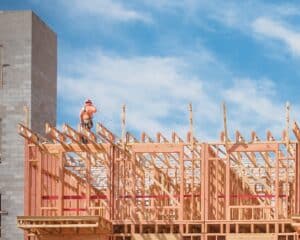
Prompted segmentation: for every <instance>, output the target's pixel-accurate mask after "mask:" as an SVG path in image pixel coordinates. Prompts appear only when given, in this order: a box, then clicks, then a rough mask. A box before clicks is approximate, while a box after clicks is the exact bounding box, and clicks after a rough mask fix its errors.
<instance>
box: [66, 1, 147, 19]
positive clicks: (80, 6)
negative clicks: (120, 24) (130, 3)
mask: <svg viewBox="0 0 300 240" xmlns="http://www.w3.org/2000/svg"><path fill="white" fill-rule="evenodd" d="M63 4H65V6H66V9H67V11H71V12H72V14H73V15H74V16H76V17H78V16H81V17H84V16H86V15H87V16H94V17H98V18H99V19H102V20H103V19H105V18H107V19H109V20H115V21H125V22H127V21H142V22H151V21H152V20H151V17H150V16H149V15H147V14H146V13H144V12H141V11H137V10H135V9H132V8H129V7H127V6H125V4H124V3H123V2H121V1H120V2H119V1H116V0H100V1H99V0H84V1H82V0H74V1H64V3H63Z"/></svg>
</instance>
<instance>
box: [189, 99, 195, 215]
mask: <svg viewBox="0 0 300 240" xmlns="http://www.w3.org/2000/svg"><path fill="white" fill-rule="evenodd" d="M189 113H190V114H189V115H190V116H189V119H190V137H191V147H192V148H191V149H192V150H191V154H192V156H191V157H192V202H191V217H190V219H191V220H193V217H194V215H195V195H194V191H195V153H194V126H193V107H192V104H191V103H190V104H189Z"/></svg>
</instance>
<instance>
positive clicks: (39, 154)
mask: <svg viewBox="0 0 300 240" xmlns="http://www.w3.org/2000/svg"><path fill="white" fill-rule="evenodd" d="M42 161H43V155H42V152H41V150H40V149H37V165H36V196H35V197H36V201H35V202H36V206H35V207H36V210H35V211H36V215H37V216H41V214H42V211H41V207H42Z"/></svg>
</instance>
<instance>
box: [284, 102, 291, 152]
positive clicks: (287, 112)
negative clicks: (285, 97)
mask: <svg viewBox="0 0 300 240" xmlns="http://www.w3.org/2000/svg"><path fill="white" fill-rule="evenodd" d="M285 141H286V149H287V150H288V149H289V144H290V103H289V102H287V103H286V139H285Z"/></svg>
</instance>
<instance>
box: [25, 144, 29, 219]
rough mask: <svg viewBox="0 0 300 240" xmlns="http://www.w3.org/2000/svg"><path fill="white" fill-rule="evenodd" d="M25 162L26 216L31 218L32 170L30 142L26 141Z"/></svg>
mask: <svg viewBox="0 0 300 240" xmlns="http://www.w3.org/2000/svg"><path fill="white" fill-rule="evenodd" d="M24 150H25V152H24V154H25V161H24V215H25V216H29V215H30V214H31V211H30V186H31V179H30V172H29V171H30V169H29V146H28V141H27V140H25V149H24Z"/></svg>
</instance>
